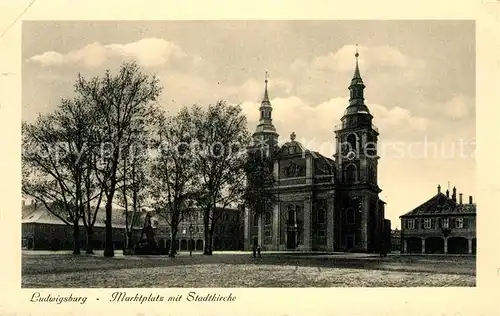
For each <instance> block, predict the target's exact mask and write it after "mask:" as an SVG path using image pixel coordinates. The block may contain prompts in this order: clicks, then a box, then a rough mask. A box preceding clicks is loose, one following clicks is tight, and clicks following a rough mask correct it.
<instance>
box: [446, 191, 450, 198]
mask: <svg viewBox="0 0 500 316" xmlns="http://www.w3.org/2000/svg"><path fill="white" fill-rule="evenodd" d="M446 197H447V198H449V197H450V190H446Z"/></svg>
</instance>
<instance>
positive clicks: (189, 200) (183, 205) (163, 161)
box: [151, 108, 198, 257]
mask: <svg viewBox="0 0 500 316" xmlns="http://www.w3.org/2000/svg"><path fill="white" fill-rule="evenodd" d="M194 135H195V131H194V124H193V113H191V112H190V111H189V109H188V108H183V109H182V110H181V111H180V112H179V113H178V114H177V115H176V116H175V117H172V118H168V119H167V118H165V116H163V115H161V116H159V119H158V148H159V150H158V153H157V157H156V158H155V159H154V162H153V168H152V173H151V174H152V196H153V198H154V200H155V202H154V203H153V207H154V209H155V210H156V212H157V214H158V215H159V216H161V217H162V218H164V219H165V221H166V222H167V224H168V225H169V226H170V228H171V229H170V231H171V239H170V240H171V244H170V251H169V256H170V257H174V256H175V253H176V247H175V240H176V238H177V232H178V226H179V223H180V222H182V221H183V220H184V218H185V216H186V215H188V214H189V212H191V211H192V210H193V208H194V201H195V199H194V198H195V196H196V194H197V193H198V191H197V187H196V183H195V181H196V177H195V175H196V173H197V170H195V165H194V160H193V155H192V152H191V149H192V146H191V145H192V142H193V137H194Z"/></svg>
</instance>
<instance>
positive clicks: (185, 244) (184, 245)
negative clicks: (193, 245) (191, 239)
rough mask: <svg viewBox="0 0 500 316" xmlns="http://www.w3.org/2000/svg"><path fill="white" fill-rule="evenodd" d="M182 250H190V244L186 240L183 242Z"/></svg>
mask: <svg viewBox="0 0 500 316" xmlns="http://www.w3.org/2000/svg"><path fill="white" fill-rule="evenodd" d="M181 250H188V243H187V240H186V239H182V240H181Z"/></svg>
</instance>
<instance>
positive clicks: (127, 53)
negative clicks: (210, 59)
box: [28, 38, 203, 68]
mask: <svg viewBox="0 0 500 316" xmlns="http://www.w3.org/2000/svg"><path fill="white" fill-rule="evenodd" d="M117 57H118V58H134V59H136V60H137V62H138V63H139V65H141V66H143V67H160V66H163V65H166V64H168V63H169V62H170V61H171V60H173V59H177V60H180V59H185V58H188V59H189V63H190V64H191V65H192V66H193V67H196V66H198V65H200V64H201V63H202V62H203V59H202V58H201V57H200V56H197V55H189V54H187V53H186V52H184V51H183V50H182V48H181V47H180V46H178V45H177V44H175V43H173V42H170V41H167V40H164V39H159V38H145V39H141V40H139V41H137V42H133V43H127V44H107V45H103V44H101V43H97V42H96V43H92V44H89V45H87V46H84V47H82V48H81V49H78V50H74V51H70V52H68V53H66V54H62V53H58V52H53V51H51V52H45V53H43V54H40V55H35V56H32V57H30V58H29V59H28V61H29V62H36V63H39V64H40V65H42V66H45V67H49V66H62V65H68V64H70V65H71V64H83V65H84V66H87V67H90V68H97V67H100V66H102V65H103V64H105V63H106V62H107V61H108V60H109V59H111V58H117Z"/></svg>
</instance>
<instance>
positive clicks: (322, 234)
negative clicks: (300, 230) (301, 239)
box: [318, 229, 325, 237]
mask: <svg viewBox="0 0 500 316" xmlns="http://www.w3.org/2000/svg"><path fill="white" fill-rule="evenodd" d="M318 237H325V231H324V230H323V229H320V230H318Z"/></svg>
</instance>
